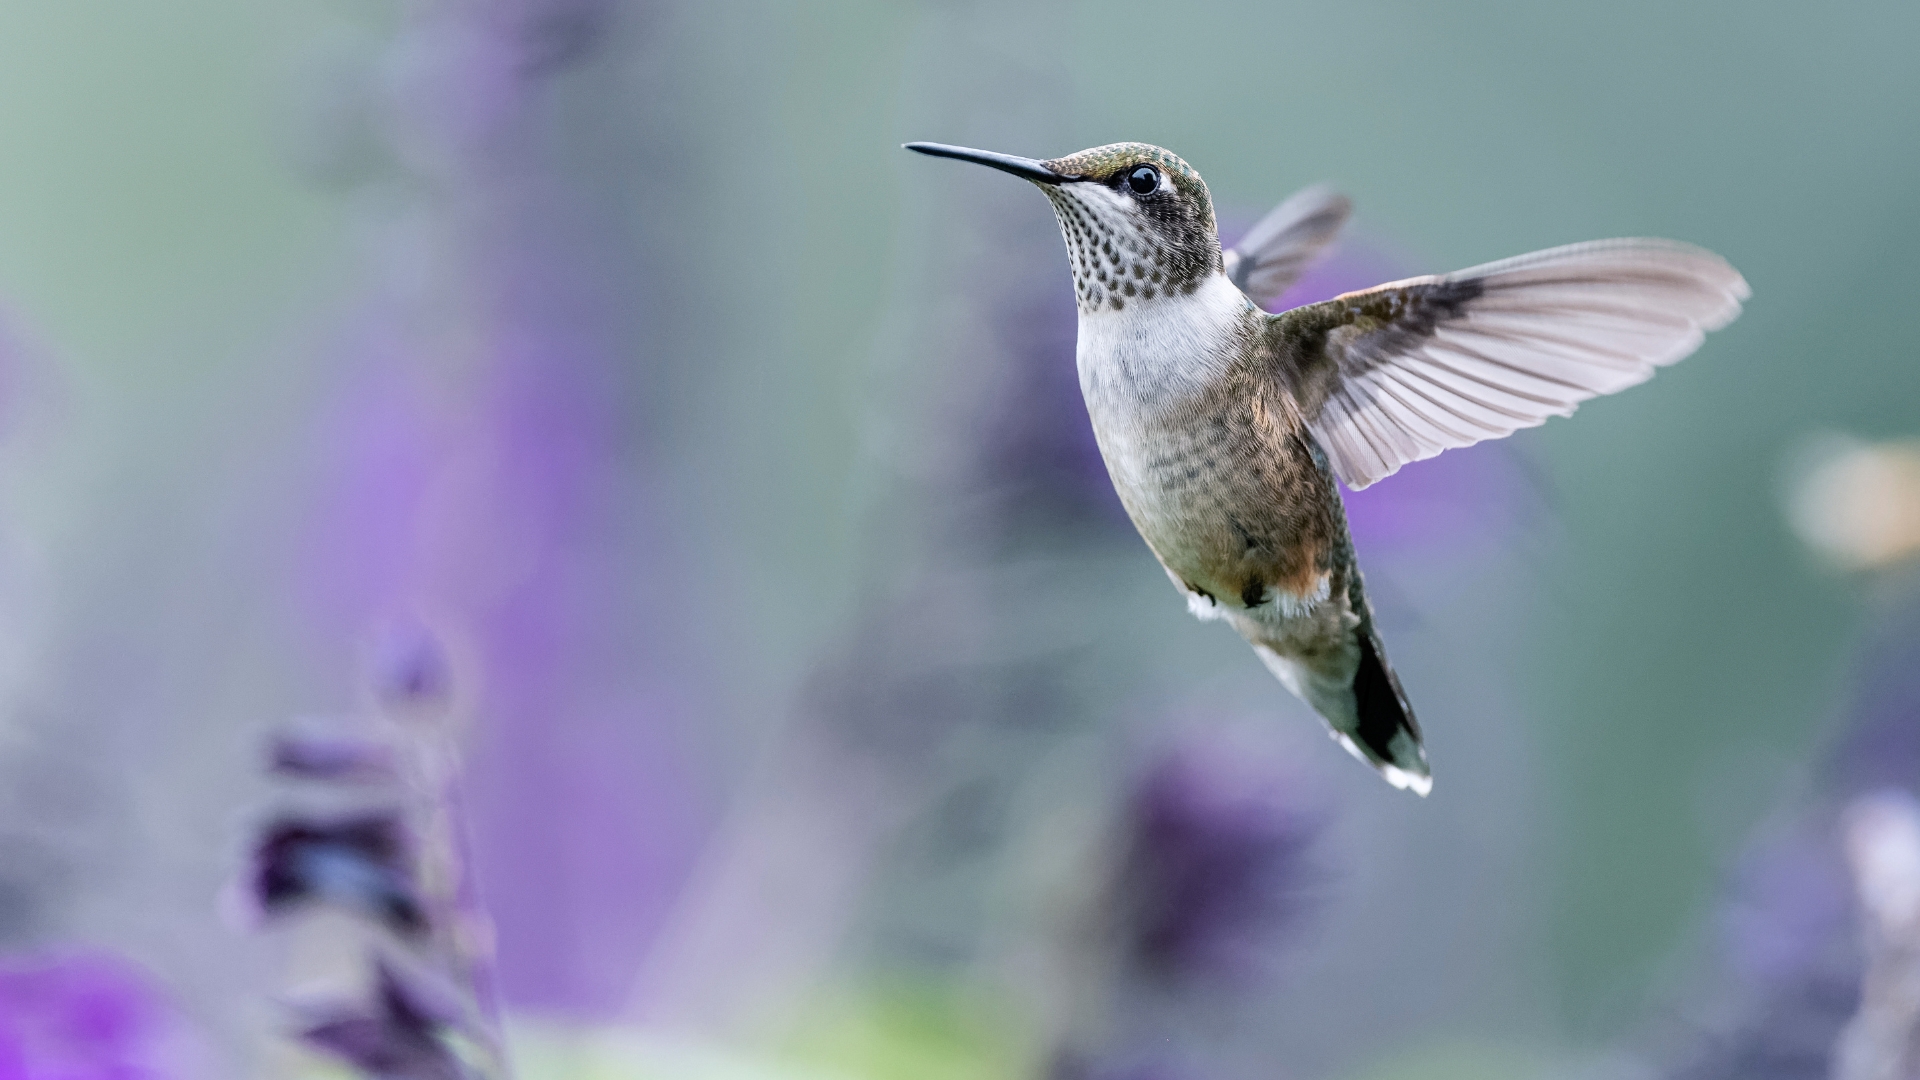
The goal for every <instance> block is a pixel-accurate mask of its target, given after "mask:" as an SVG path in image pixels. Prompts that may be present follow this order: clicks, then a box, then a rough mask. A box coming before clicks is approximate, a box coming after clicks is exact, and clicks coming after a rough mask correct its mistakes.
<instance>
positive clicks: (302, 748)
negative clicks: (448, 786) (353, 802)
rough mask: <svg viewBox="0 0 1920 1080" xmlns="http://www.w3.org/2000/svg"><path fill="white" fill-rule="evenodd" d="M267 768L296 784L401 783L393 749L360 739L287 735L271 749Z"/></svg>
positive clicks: (278, 738) (336, 735) (305, 733)
mask: <svg viewBox="0 0 1920 1080" xmlns="http://www.w3.org/2000/svg"><path fill="white" fill-rule="evenodd" d="M268 768H270V769H272V770H273V771H274V772H275V773H277V774H279V775H281V776H285V777H288V778H291V779H295V780H317V781H322V782H326V783H335V784H380V783H391V782H393V781H396V780H398V779H399V772H398V771H397V769H396V767H395V763H394V759H393V748H392V747H390V746H388V745H387V744H386V743H384V742H380V741H377V740H374V739H370V738H365V737H362V736H358V735H351V734H344V733H338V732H326V731H284V732H281V733H279V734H277V735H275V736H274V738H273V741H272V743H271V744H270V745H269V748H268Z"/></svg>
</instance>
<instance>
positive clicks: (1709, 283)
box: [1268, 240, 1748, 489]
mask: <svg viewBox="0 0 1920 1080" xmlns="http://www.w3.org/2000/svg"><path fill="white" fill-rule="evenodd" d="M1747 296H1748V289H1747V283H1746V281H1745V280H1743V279H1742V278H1741V277H1740V274H1739V273H1738V272H1737V271H1735V270H1734V268H1733V267H1731V266H1729V265H1727V261H1726V260H1725V259H1722V258H1721V257H1720V256H1718V255H1715V254H1714V253H1712V252H1710V251H1706V250H1703V249H1701V248H1697V247H1693V246H1691V245H1689V244H1681V243H1676V242H1674V241H1671V240H1596V241H1593V242H1591V243H1586V244H1572V245H1569V246H1567V247H1559V248H1552V249H1549V250H1547V251H1536V252H1534V253H1533V254H1531V255H1521V256H1519V257H1517V258H1513V259H1504V260H1502V261H1500V262H1495V263H1488V264H1486V265H1485V266H1476V267H1474V268H1472V269H1470V270H1462V271H1460V272H1458V273H1454V274H1447V275H1444V276H1435V277H1420V278H1409V279H1407V280H1406V281H1396V282H1392V283H1390V284H1386V285H1380V286H1377V287H1375V288H1372V289H1367V290H1365V291H1364V292H1354V293H1347V294H1345V295H1343V296H1337V297H1335V298H1333V299H1332V300H1328V301H1326V302H1324V303H1319V304H1309V305H1307V306H1305V307H1299V308H1295V309H1293V310H1292V311H1288V312H1286V313H1284V314H1281V315H1276V316H1274V317H1273V318H1272V319H1271V320H1270V321H1269V323H1268V335H1269V341H1270V342H1271V344H1272V345H1273V346H1274V349H1273V351H1274V354H1275V356H1276V358H1277V361H1278V363H1279V365H1280V368H1281V371H1280V375H1281V377H1282V378H1283V379H1285V380H1286V381H1287V382H1288V384H1289V385H1288V389H1289V390H1291V391H1292V393H1293V396H1294V399H1295V400H1296V401H1297V402H1298V403H1299V405H1300V408H1301V413H1302V417H1303V418H1304V419H1305V420H1306V422H1307V426H1308V427H1309V428H1310V429H1311V430H1312V431H1313V434H1314V436H1315V438H1316V439H1318V440H1319V443H1320V446H1321V447H1322V448H1323V449H1324V450H1325V451H1326V452H1327V457H1328V459H1329V461H1330V462H1331V464H1332V466H1333V470H1334V472H1335V473H1336V474H1337V475H1338V476H1339V477H1340V479H1342V480H1344V481H1346V483H1347V486H1348V487H1351V488H1355V489H1358V488H1363V487H1366V486H1367V485H1368V484H1371V483H1373V482H1374V481H1376V480H1379V479H1380V478H1382V477H1385V476H1390V475H1392V474H1393V473H1394V472H1395V471H1396V470H1398V469H1399V468H1400V466H1402V465H1405V464H1406V463H1407V462H1409V461H1419V460H1420V459H1422V458H1429V457H1432V456H1433V455H1435V454H1438V453H1439V452H1440V451H1442V450H1446V449H1449V448H1451V447H1455V446H1470V445H1472V444H1473V443H1477V442H1480V441H1481V440H1483V439H1497V438H1499V437H1500V436H1502V435H1507V434H1510V433H1512V432H1514V431H1516V430H1518V429H1520V428H1524V427H1533V426H1534V425H1536V424H1540V423H1542V422H1544V421H1545V420H1546V418H1547V417H1549V416H1567V415H1569V414H1571V413H1572V412H1573V409H1574V406H1575V405H1577V404H1579V403H1580V402H1582V401H1585V400H1587V399H1588V398H1591V397H1598V396H1599V395H1601V394H1611V393H1613V392H1614V391H1616V390H1623V389H1625V388H1627V387H1629V386H1632V385H1634V384H1635V383H1638V382H1643V381H1645V380H1646V379H1648V378H1650V377H1652V375H1653V372H1654V369H1655V368H1657V367H1660V366H1662V365H1665V364H1671V363H1673V362H1674V361H1676V360H1679V359H1680V358H1681V357H1683V356H1686V355H1687V354H1688V353H1690V352H1692V351H1693V350H1694V349H1695V348H1697V347H1699V345H1700V341H1701V339H1702V338H1703V337H1704V336H1705V334H1706V332H1707V331H1709V330H1718V329H1719V328H1720V327H1722V326H1725V325H1726V324H1727V323H1729V322H1731V321H1733V318H1734V316H1736V315H1738V314H1740V303H1741V301H1743V300H1745V299H1746V298H1747Z"/></svg>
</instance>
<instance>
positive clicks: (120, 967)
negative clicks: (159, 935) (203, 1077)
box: [0, 953, 185, 1080]
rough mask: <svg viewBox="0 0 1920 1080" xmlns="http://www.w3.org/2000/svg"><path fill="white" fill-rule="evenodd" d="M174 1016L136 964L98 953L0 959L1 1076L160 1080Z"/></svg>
mask: <svg viewBox="0 0 1920 1080" xmlns="http://www.w3.org/2000/svg"><path fill="white" fill-rule="evenodd" d="M180 1034H181V1033H180V1031H179V1026H178V1020H177V1018H176V1017H175V1016H174V1014H173V1012H172V1010H171V1009H170V1008H169V1007H168V1005H167V1003H166V1002H165V1000H164V999H163V998H162V997H161V996H160V994H159V992H158V991H157V990H155V989H154V987H153V986H152V985H151V984H150V983H149V982H148V980H147V979H146V978H145V976H143V975H142V974H141V973H140V972H139V971H138V970H137V969H135V968H134V967H133V966H132V965H130V964H128V963H126V962H125V961H123V960H119V959H117V958H114V957H111V956H106V955H103V954H99V953H84V954H76V955H71V956H65V957H46V956H42V957H31V958H14V959H11V960H8V961H6V962H4V963H0V1080H164V1078H167V1077H172V1076H183V1075H185V1074H184V1073H182V1072H180V1071H178V1064H177V1061H176V1058H177V1053H178V1044H179V1038H180Z"/></svg>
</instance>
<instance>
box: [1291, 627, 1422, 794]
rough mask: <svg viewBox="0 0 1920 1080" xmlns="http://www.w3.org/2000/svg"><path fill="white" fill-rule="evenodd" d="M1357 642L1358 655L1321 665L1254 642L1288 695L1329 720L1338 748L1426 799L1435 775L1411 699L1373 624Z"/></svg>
mask: <svg viewBox="0 0 1920 1080" xmlns="http://www.w3.org/2000/svg"><path fill="white" fill-rule="evenodd" d="M1353 637H1354V642H1353V645H1354V647H1355V648H1354V649H1353V650H1352V651H1348V650H1339V652H1340V653H1341V654H1343V655H1340V656H1339V657H1338V659H1335V658H1334V657H1331V656H1321V657H1316V658H1315V660H1316V661H1318V662H1313V661H1308V660H1306V659H1304V658H1295V657H1290V656H1286V655H1283V654H1281V653H1280V652H1279V651H1277V650H1276V649H1274V648H1273V647H1272V646H1270V645H1267V644H1263V643H1262V642H1260V641H1254V642H1253V649H1254V651H1255V652H1257V653H1259V654H1260V659H1261V660H1262V661H1263V662H1265V663H1266V665H1267V669H1268V670H1269V671H1272V672H1273V673H1274V674H1275V675H1276V676H1278V677H1279V679H1280V681H1281V682H1282V683H1285V684H1286V687H1287V689H1289V690H1291V691H1293V692H1294V694H1295V696H1297V697H1299V698H1300V699H1301V700H1303V701H1305V702H1306V703H1307V704H1309V705H1311V706H1313V709H1314V711H1315V712H1317V713H1319V714H1320V715H1321V717H1322V718H1323V719H1325V720H1326V722H1327V727H1328V729H1329V733H1330V734H1332V736H1333V738H1334V741H1335V742H1338V743H1339V744H1340V745H1341V746H1344V747H1346V748H1347V752H1348V753H1350V754H1352V755H1353V756H1354V757H1357V758H1359V759H1360V760H1361V761H1364V762H1366V763H1367V764H1369V765H1371V766H1373V767H1374V768H1375V769H1376V770H1378V771H1379V773H1380V775H1381V776H1382V777H1383V778H1385V780H1386V781H1387V783H1389V784H1392V785H1393V786H1394V787H1397V788H1401V789H1403V790H1406V791H1411V792H1413V793H1414V794H1416V795H1421V796H1424V795H1426V794H1427V793H1428V792H1429V791H1432V790H1433V774H1432V773H1431V772H1430V771H1428V769H1427V752H1426V749H1425V747H1423V746H1422V745H1421V742H1420V725H1419V723H1418V722H1416V721H1415V720H1414V718H1413V709H1412V708H1410V707H1409V706H1408V705H1407V695H1406V693H1405V691H1403V690H1401V689H1400V680H1399V678H1398V677H1397V676H1395V675H1394V673H1393V669H1392V668H1391V667H1388V666H1387V661H1386V656H1385V654H1384V650H1382V649H1381V647H1380V638H1379V636H1378V635H1377V634H1375V633H1374V632H1373V626H1372V620H1371V619H1369V620H1367V621H1366V622H1364V623H1362V624H1361V625H1360V626H1359V627H1358V628H1356V629H1355V630H1354V631H1353ZM1354 652H1357V653H1358V654H1359V656H1358V660H1359V662H1358V664H1355V663H1354V659H1355V658H1354ZM1347 672H1351V673H1352V674H1347Z"/></svg>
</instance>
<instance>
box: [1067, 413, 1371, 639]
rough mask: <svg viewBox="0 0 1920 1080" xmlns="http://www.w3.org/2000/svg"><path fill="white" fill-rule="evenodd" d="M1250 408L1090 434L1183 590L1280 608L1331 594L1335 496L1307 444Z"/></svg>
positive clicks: (1130, 510) (1236, 603) (1230, 602)
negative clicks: (1268, 421) (1329, 592)
mask: <svg viewBox="0 0 1920 1080" xmlns="http://www.w3.org/2000/svg"><path fill="white" fill-rule="evenodd" d="M1262 413H1263V410H1261V409H1259V408H1258V403H1257V402H1248V403H1243V404H1242V405H1240V406H1237V407H1230V408H1226V409H1222V410H1219V411H1215V412H1210V413H1202V414H1200V415H1190V416H1188V417H1185V418H1182V419H1180V420H1178V421H1176V422H1171V423H1149V424H1118V425H1110V424H1101V423H1099V422H1097V421H1096V424H1095V431H1096V435H1097V436H1098V438H1099V441H1100V448H1101V452H1102V454H1103V455H1105V457H1106V460H1107V469H1108V472H1109V474H1110V475H1111V476H1112V478H1113V484H1114V488H1115V489H1116V490H1117V491H1118V492H1119V495H1120V501H1121V503H1122V504H1123V505H1125V507H1126V509H1127V514H1128V515H1129V516H1130V517H1131V518H1132V519H1133V523H1134V526H1135V527H1136V528H1138V529H1139V530H1140V535H1141V536H1142V537H1143V538H1145V540H1146V541H1147V544H1148V546H1150V547H1152V548H1153V551H1154V554H1155V555H1157V556H1159V558H1160V561H1161V562H1162V563H1163V564H1165V566H1166V567H1167V570H1168V572H1169V573H1170V574H1172V575H1173V576H1174V577H1175V578H1176V579H1178V581H1179V582H1180V583H1181V584H1182V585H1183V586H1184V587H1185V588H1186V589H1187V590H1188V591H1189V592H1192V593H1194V594H1196V595H1198V596H1200V597H1203V598H1205V599H1208V600H1212V601H1214V602H1215V603H1219V604H1224V605H1227V606H1229V607H1237V608H1260V607H1262V606H1264V605H1266V604H1270V603H1271V604H1274V605H1276V606H1277V607H1278V608H1279V609H1281V610H1282V611H1283V612H1284V611H1298V610H1304V609H1305V608H1308V607H1311V606H1312V605H1313V604H1315V603H1317V602H1318V601H1319V600H1320V599H1323V598H1325V597H1326V595H1327V593H1328V588H1329V584H1330V576H1331V570H1332V569H1333V553H1334V550H1335V541H1336V539H1337V537H1338V535H1339V530H1340V521H1339V519H1338V515H1337V505H1336V506H1335V507H1329V505H1328V502H1327V500H1328V499H1330V498H1338V496H1337V495H1335V494H1334V493H1333V491H1332V489H1331V485H1329V484H1327V483H1326V482H1325V478H1324V476H1323V475H1322V474H1321V473H1320V470H1319V469H1318V467H1317V466H1316V465H1315V464H1314V462H1313V460H1312V458H1311V456H1310V455H1309V453H1308V452H1307V451H1306V448H1305V446H1304V444H1303V443H1302V442H1301V441H1300V440H1298V439H1296V438H1292V437H1289V436H1287V435H1286V434H1284V433H1282V432H1278V431H1274V430H1272V425H1271V424H1270V423H1267V422H1266V418H1265V417H1264V416H1263V415H1262Z"/></svg>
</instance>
